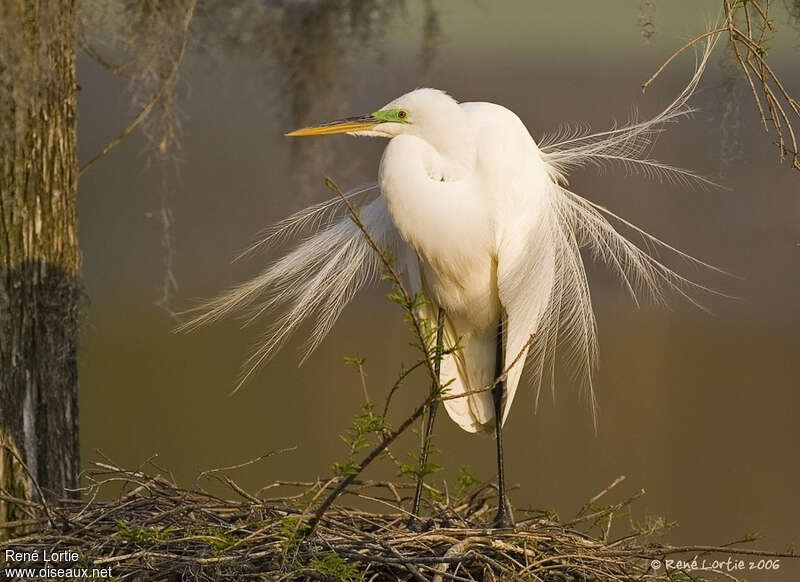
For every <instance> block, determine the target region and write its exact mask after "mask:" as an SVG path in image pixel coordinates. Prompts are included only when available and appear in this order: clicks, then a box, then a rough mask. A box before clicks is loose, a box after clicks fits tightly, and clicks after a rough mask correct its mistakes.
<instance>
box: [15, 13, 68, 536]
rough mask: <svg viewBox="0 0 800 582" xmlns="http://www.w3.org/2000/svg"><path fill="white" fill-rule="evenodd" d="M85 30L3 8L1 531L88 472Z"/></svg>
mask: <svg viewBox="0 0 800 582" xmlns="http://www.w3.org/2000/svg"><path fill="white" fill-rule="evenodd" d="M75 28H76V13H75V2H74V0H2V2H0V522H4V521H14V520H18V519H23V518H24V517H25V516H24V514H23V513H22V506H21V505H19V504H15V503H13V502H9V499H8V497H12V498H22V499H30V498H32V497H33V496H34V495H35V493H34V488H33V487H32V481H31V479H30V477H33V478H35V479H36V480H37V481H38V483H39V484H40V486H41V487H42V489H43V490H44V492H45V493H44V494H45V495H46V496H51V497H59V496H62V495H63V494H64V488H67V487H69V488H73V487H75V486H76V484H77V476H78V471H79V463H78V381H77V363H76V344H77V331H78V325H77V322H78V311H79V301H80V297H81V292H80V286H79V279H78V271H79V264H80V254H79V251H78V239H77V223H76V190H77V159H76V135H75V122H76V89H77V84H76V78H75V45H76V39H75V34H76V30H75ZM15 456H18V457H19V458H20V459H21V460H22V461H24V463H25V465H26V466H27V468H28V470H29V471H30V475H29V474H28V472H27V471H26V470H25V469H24V468H23V467H22V466H21V465H20V463H19V462H17V460H16V458H15ZM7 534H8V531H7V530H3V529H0V538H2V536H3V535H7Z"/></svg>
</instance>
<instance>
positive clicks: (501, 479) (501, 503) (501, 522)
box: [492, 319, 514, 527]
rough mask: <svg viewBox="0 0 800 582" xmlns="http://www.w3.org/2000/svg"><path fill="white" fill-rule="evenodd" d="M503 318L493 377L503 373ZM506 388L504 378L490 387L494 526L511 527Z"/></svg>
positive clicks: (498, 326)
mask: <svg viewBox="0 0 800 582" xmlns="http://www.w3.org/2000/svg"><path fill="white" fill-rule="evenodd" d="M503 335H504V334H503V320H502V319H501V320H500V323H498V324H497V351H496V352H495V367H494V377H495V379H497V378H499V377H500V375H501V374H502V373H503V365H504V362H505V349H504V346H505V341H504V337H503ZM505 389H506V383H505V380H501V381H499V382H498V383H497V384H496V385H495V387H494V388H493V389H492V400H493V401H494V419H495V429H494V430H495V439H496V441H497V515H496V516H495V518H494V524H493V525H494V527H511V526H513V525H514V524H513V521H512V519H511V515H510V513H509V510H508V501H507V500H506V483H505V471H504V470H503V427H502V419H503V393H504V392H505Z"/></svg>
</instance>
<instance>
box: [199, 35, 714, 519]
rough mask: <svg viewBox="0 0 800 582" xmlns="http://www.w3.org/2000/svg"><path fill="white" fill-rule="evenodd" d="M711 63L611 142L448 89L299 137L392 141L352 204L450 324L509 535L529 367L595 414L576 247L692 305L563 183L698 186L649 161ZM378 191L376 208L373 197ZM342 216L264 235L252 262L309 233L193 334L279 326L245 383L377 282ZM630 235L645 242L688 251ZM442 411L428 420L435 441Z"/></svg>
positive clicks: (357, 234) (302, 217)
mask: <svg viewBox="0 0 800 582" xmlns="http://www.w3.org/2000/svg"><path fill="white" fill-rule="evenodd" d="M708 50H710V46H709V47H708ZM708 50H707V51H706V53H705V54H704V55H703V57H702V59H701V60H700V63H699V66H698V67H697V69H696V72H695V75H694V76H693V78H692V79H691V80H690V82H689V83H688V85H687V87H686V88H685V89H684V90H683V92H682V93H681V94H680V95H679V96H678V97H677V98H676V99H675V101H674V102H673V103H671V104H670V105H669V106H668V107H667V108H666V109H665V110H664V111H663V112H662V113H660V114H659V115H657V116H655V117H654V118H652V119H650V120H647V121H633V122H630V123H629V124H627V125H625V126H623V127H619V128H616V129H612V130H609V131H606V132H602V133H594V134H589V133H581V132H561V133H559V134H558V135H556V136H553V137H550V138H544V139H542V140H540V141H539V143H538V144H537V142H536V141H535V140H534V139H533V138H532V137H531V134H530V133H529V131H528V129H527V128H526V127H525V125H524V123H523V122H522V120H520V118H519V117H518V116H517V115H515V114H514V113H513V112H512V111H510V110H508V109H506V108H505V107H502V106H500V105H495V104H492V103H459V102H457V101H456V100H455V99H454V98H453V97H451V96H449V95H447V94H446V93H444V92H442V91H438V90H435V89H417V90H415V91H411V92H410V93H407V94H405V95H403V96H402V97H399V98H397V99H395V100H394V101H392V102H390V103H388V104H387V105H385V106H383V107H381V108H380V109H377V110H376V111H374V112H373V113H370V114H368V115H363V116H359V117H352V118H348V119H344V120H340V121H335V122H331V123H326V124H323V125H318V126H315V127H309V128H304V129H299V130H297V131H294V132H292V133H290V134H288V135H289V136H312V135H323V134H334V133H348V134H351V135H356V136H373V137H381V138H387V139H388V140H389V141H388V144H387V146H386V149H385V151H384V153H383V157H382V159H381V164H380V169H379V171H378V183H377V184H373V185H370V186H367V187H363V188H359V189H356V190H353V191H351V192H349V193H348V194H347V197H348V198H349V199H350V200H352V201H353V202H358V201H359V197H361V198H363V199H364V200H363V201H362V207H361V215H360V216H361V221H362V222H363V224H364V226H365V228H366V230H367V231H368V232H369V233H370V235H371V237H372V238H373V239H374V240H375V241H376V242H377V243H378V244H379V245H382V246H388V247H390V248H391V249H392V255H393V256H394V257H396V259H397V262H398V267H400V268H401V269H402V271H403V272H404V275H405V276H406V277H407V280H408V281H407V282H408V285H409V286H410V288H411V290H412V291H413V292H421V293H422V294H423V296H424V298H425V300H426V301H425V304H424V306H423V307H422V311H423V315H424V316H425V317H427V318H428V319H429V320H430V321H431V322H432V323H433V322H437V321H438V322H440V323H441V324H442V325H441V329H442V333H440V334H439V337H440V338H441V340H440V341H441V342H442V343H443V348H444V353H445V356H444V357H443V360H442V362H441V380H440V381H441V384H442V385H446V386H447V396H448V398H447V399H444V405H445V409H446V410H447V413H448V414H449V416H450V418H452V419H453V420H454V421H455V422H456V423H457V424H458V425H459V426H460V427H461V428H463V429H464V430H466V431H468V432H493V433H494V434H495V436H496V438H497V452H498V487H499V491H500V503H499V510H498V515H497V518H496V524H497V525H498V526H505V525H508V524H509V522H510V515H509V513H508V512H507V509H506V507H507V506H506V502H505V497H504V484H503V481H504V479H503V465H502V440H501V436H502V432H501V428H502V425H503V423H504V422H505V420H506V419H507V417H508V414H509V411H510V409H511V404H512V402H513V401H514V396H515V394H516V391H517V387H518V385H519V383H520V377H521V374H522V370H523V365H524V364H526V363H527V368H528V369H529V370H530V371H531V372H532V375H533V383H534V385H535V386H536V396H537V399H538V393H539V389H540V387H541V385H542V383H543V377H545V376H547V374H546V372H547V371H548V370H549V369H550V366H551V365H552V362H553V357H554V354H555V350H556V348H557V347H558V348H559V349H560V352H559V353H564V354H565V355H566V357H569V358H570V360H569V361H570V362H571V364H572V365H574V367H575V371H576V377H577V378H579V379H581V381H582V383H583V385H584V387H585V388H586V397H587V399H588V402H589V406H590V408H591V410H592V414H593V415H594V409H595V400H594V395H593V393H592V387H591V372H592V367H593V362H594V359H595V354H596V344H595V320H594V316H593V312H592V306H591V301H590V296H589V285H588V282H587V279H586V273H585V271H584V265H583V262H582V259H581V254H580V249H581V248H582V247H589V248H590V249H591V250H592V251H593V252H594V255H595V256H596V257H598V258H600V259H602V260H603V261H605V262H606V263H608V264H609V265H610V266H611V267H612V268H613V269H614V270H615V271H617V272H618V273H619V275H620V276H621V277H622V280H623V281H624V283H625V285H626V286H627V287H628V289H629V290H630V291H631V293H632V294H633V296H634V299H635V298H636V295H635V292H634V291H635V289H637V287H638V288H639V289H643V290H645V291H646V292H648V293H649V294H651V295H652V296H654V297H655V298H656V299H659V298H660V297H661V295H662V292H663V291H664V289H665V288H672V289H676V290H677V291H678V292H679V293H681V294H684V295H686V293H687V291H688V289H687V287H691V286H692V285H693V284H692V283H690V282H689V281H687V280H685V279H684V278H682V277H681V276H679V275H678V274H676V273H675V272H673V271H671V270H670V269H668V268H667V267H665V266H664V265H662V264H661V263H659V262H658V261H656V260H655V259H654V258H652V257H651V256H649V255H648V254H647V253H645V252H644V251H643V250H641V249H640V248H639V247H637V246H636V245H634V244H633V243H631V242H630V241H628V240H627V239H626V238H624V237H623V236H622V235H621V234H619V233H618V232H617V231H616V230H615V228H614V226H613V224H614V223H619V222H622V223H625V222H624V221H623V220H622V219H621V218H619V217H617V216H615V215H614V214H612V213H610V212H609V211H607V210H606V209H604V208H602V207H600V206H598V205H597V204H594V203H593V202H591V201H589V200H588V199H586V198H584V197H582V196H580V195H578V194H576V193H574V192H572V191H571V190H570V189H569V188H568V186H567V180H566V173H567V171H568V170H569V169H571V168H574V167H576V166H580V165H584V164H587V163H598V164H602V163H604V162H612V163H613V162H618V163H622V164H624V165H625V166H626V167H627V169H638V170H642V171H643V172H645V173H647V174H650V175H654V176H657V177H659V178H670V179H676V180H679V181H693V180H702V178H699V177H698V176H696V175H694V174H693V173H691V172H688V171H685V170H682V169H678V168H674V167H671V166H668V165H666V164H663V163H661V162H658V161H655V160H651V159H646V158H645V156H644V154H645V152H646V151H647V149H648V146H649V145H650V144H651V143H652V141H653V139H654V137H655V136H656V134H657V133H658V132H659V131H661V129H662V128H663V126H664V124H666V123H669V122H673V121H675V120H677V119H678V118H680V117H682V116H685V115H686V114H688V113H689V112H690V108H689V107H688V105H687V101H688V99H689V98H690V96H691V95H692V93H693V91H694V90H695V88H696V86H697V83H698V82H699V79H700V76H701V73H702V70H703V67H704V65H705V62H706V59H707V57H708ZM371 193H374V194H376V195H375V196H374V198H372V199H371V200H370V199H369V196H370V194H371ZM639 195H641V194H639ZM344 209H345V205H344V204H343V201H342V200H341V199H340V198H334V199H332V200H329V201H327V202H323V203H321V204H318V205H315V206H312V207H310V208H307V209H305V210H302V211H300V212H298V213H297V214H295V215H293V216H291V217H289V218H287V219H285V220H283V221H282V222H280V223H278V224H277V225H275V226H274V227H272V228H270V229H268V230H267V231H266V233H265V234H264V236H263V237H262V238H261V240H259V241H258V242H257V243H256V244H255V245H253V247H252V248H251V250H252V249H254V248H256V247H260V246H263V245H267V244H270V243H272V242H274V241H276V240H277V239H280V238H283V237H286V236H292V235H296V234H298V233H301V232H306V233H310V234H309V235H308V236H307V237H306V238H303V239H301V240H300V242H299V243H298V244H297V246H296V247H295V248H294V250H292V251H291V252H289V253H288V254H286V255H285V256H284V257H283V258H281V259H279V260H277V261H276V262H275V263H273V264H272V265H271V266H269V267H268V268H267V269H266V270H265V271H264V272H263V273H262V274H261V275H259V276H258V277H256V278H255V279H253V280H252V281H249V282H247V283H244V284H243V285H241V286H239V287H237V288H235V289H233V290H231V291H229V292H227V293H225V294H224V295H222V296H220V297H219V298H217V299H216V300H214V301H213V302H211V303H210V304H209V305H207V306H206V307H205V308H204V311H203V312H202V314H201V315H199V316H198V317H197V318H196V319H195V320H193V322H191V324H198V323H205V322H209V321H213V320H216V319H217V318H219V317H221V316H223V315H226V314H228V313H229V312H231V311H233V310H239V309H243V308H244V309H245V313H246V314H248V321H253V320H255V319H258V318H259V317H260V316H262V315H264V314H266V313H270V317H271V321H272V325H271V326H270V327H269V329H268V330H267V332H266V335H265V336H264V341H263V343H262V344H261V345H260V346H259V347H258V348H257V350H256V351H255V352H254V354H253V355H252V357H251V358H250V360H249V361H248V362H247V367H246V373H245V376H244V379H246V377H247V376H248V375H249V374H250V373H252V371H253V370H254V369H256V368H257V367H258V366H259V365H261V364H262V363H263V362H265V361H266V360H267V359H268V358H269V357H270V356H271V355H272V354H273V353H274V352H275V350H277V349H278V348H279V347H280V346H281V345H282V344H283V343H284V342H285V341H286V339H287V338H288V337H289V336H290V335H291V334H292V332H293V331H295V330H296V329H297V328H298V327H299V326H300V324H301V323H302V322H303V321H304V320H307V319H312V320H313V321H314V322H315V326H314V328H313V332H312V334H311V336H310V337H309V339H308V341H307V343H306V348H307V350H306V353H309V352H310V351H312V350H313V349H314V348H315V347H316V346H317V345H318V344H319V342H320V341H321V340H322V339H323V338H324V337H325V335H326V334H327V333H328V331H329V330H330V329H331V326H332V325H333V323H334V322H335V320H336V318H337V317H338V315H339V313H340V312H341V311H342V309H343V308H344V307H345V305H347V303H348V302H349V301H350V300H351V299H352V297H353V295H354V294H355V293H356V292H357V291H358V290H359V289H360V288H361V287H362V286H363V285H364V284H365V283H367V282H369V281H373V280H375V279H376V278H377V275H378V274H379V273H380V271H381V265H380V261H379V258H378V257H377V256H376V255H375V253H374V252H373V251H372V249H371V248H370V246H369V245H368V244H367V242H366V240H365V238H364V236H363V233H362V232H361V231H360V230H359V228H358V227H357V226H356V225H355V224H354V223H353V222H352V220H351V219H350V218H349V217H347V216H343V213H344ZM625 224H626V225H627V226H628V227H631V228H633V229H634V230H635V231H636V232H638V234H639V235H640V236H641V237H642V239H643V240H644V241H645V243H646V244H647V245H650V246H652V245H656V246H661V247H666V248H668V249H670V250H672V251H674V252H676V253H678V251H676V250H675V249H673V248H672V247H668V246H667V245H665V244H664V243H662V242H661V241H658V240H657V239H655V238H653V237H652V236H650V235H647V234H646V233H644V232H643V231H641V230H638V229H635V227H633V226H632V225H630V224H629V223H625ZM679 254H680V253H679ZM455 346H457V348H455V349H454V347H455ZM498 378H501V381H497V379H498ZM493 385H494V387H493V388H492V389H491V390H487V389H485V388H486V387H490V386H493ZM458 396H461V397H458ZM434 412H435V407H432V409H431V410H430V411H429V416H428V423H427V424H426V433H427V431H429V430H430V426H431V425H432V423H433V414H434ZM419 491H420V490H419V488H418V491H417V496H416V498H415V503H414V507H413V511H414V513H416V512H417V510H418V503H419Z"/></svg>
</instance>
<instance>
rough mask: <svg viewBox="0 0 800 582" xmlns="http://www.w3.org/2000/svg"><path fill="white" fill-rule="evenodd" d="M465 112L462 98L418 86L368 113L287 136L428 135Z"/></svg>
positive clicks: (455, 121) (455, 120)
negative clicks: (459, 103)
mask: <svg viewBox="0 0 800 582" xmlns="http://www.w3.org/2000/svg"><path fill="white" fill-rule="evenodd" d="M460 115H462V112H461V109H460V108H459V106H458V102H457V101H456V100H455V99H453V98H452V97H450V96H449V95H448V94H447V93H445V92H444V91H439V90H438V89H416V90H415V91H411V92H410V93H406V94H405V95H403V96H401V97H398V98H397V99H395V100H394V101H392V102H390V103H387V104H386V105H384V106H383V107H381V108H380V109H378V110H377V111H375V112H373V113H369V114H367V115H360V116H357V117H348V118H346V119H339V120H337V121H331V122H329V123H323V124H321V125H315V126H312V127H304V128H302V129H297V130H295V131H292V132H290V133H287V134H286V135H287V136H291V137H301V136H308V135H330V134H334V133H347V134H350V135H364V136H372V137H387V138H392V137H395V136H397V135H401V134H411V135H416V136H418V137H422V138H427V137H429V136H431V135H432V134H433V133H434V132H439V131H442V130H443V129H444V128H446V127H447V126H448V125H449V126H451V127H452V126H453V125H454V124H457V123H458V122H459V121H460V119H459V116H460Z"/></svg>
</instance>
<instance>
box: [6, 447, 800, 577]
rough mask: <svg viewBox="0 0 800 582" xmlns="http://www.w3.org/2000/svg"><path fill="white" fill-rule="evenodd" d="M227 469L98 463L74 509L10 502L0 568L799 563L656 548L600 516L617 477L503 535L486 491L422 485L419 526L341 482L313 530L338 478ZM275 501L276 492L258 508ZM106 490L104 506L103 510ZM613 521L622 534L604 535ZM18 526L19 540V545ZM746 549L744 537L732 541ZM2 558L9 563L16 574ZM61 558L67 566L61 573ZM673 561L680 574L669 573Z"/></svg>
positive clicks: (543, 570)
mask: <svg viewBox="0 0 800 582" xmlns="http://www.w3.org/2000/svg"><path fill="white" fill-rule="evenodd" d="M224 471H225V470H224V469H218V470H214V471H208V472H206V473H203V474H202V476H204V477H211V478H214V479H216V480H218V481H220V482H221V483H224V484H225V485H226V487H227V491H228V492H229V493H230V495H227V496H225V495H222V496H220V495H215V494H212V493H210V492H208V491H206V490H204V489H202V488H200V487H196V488H194V489H185V488H182V487H180V486H178V485H177V484H176V483H175V482H174V480H173V479H172V478H167V477H164V476H163V473H164V472H163V471H154V473H153V474H148V473H146V472H144V471H142V470H126V469H123V468H120V467H118V466H116V465H114V464H112V463H110V462H103V463H95V464H94V465H93V469H92V470H91V471H89V472H88V473H87V475H86V477H87V479H88V482H89V483H90V486H89V487H88V488H87V489H86V491H85V492H84V493H85V494H84V498H83V499H82V500H74V499H73V500H62V501H60V502H59V503H58V504H57V505H55V504H47V503H43V502H29V501H23V500H17V501H18V502H19V503H20V504H21V507H22V508H23V509H24V511H25V512H26V513H27V514H28V518H27V519H25V520H17V522H15V523H8V524H0V528H5V529H10V528H12V527H13V528H16V529H15V531H16V534H15V535H17V537H14V538H12V539H10V540H8V541H5V542H2V543H0V554H1V555H3V556H4V557H6V563H5V564H4V566H6V567H8V566H14V567H16V568H34V569H36V570H38V569H40V568H42V567H45V566H48V564H46V563H44V561H43V558H44V557H46V555H45V552H47V553H48V554H49V555H50V556H52V555H54V553H58V554H59V555H60V556H61V558H62V561H61V562H60V563H58V564H50V565H49V566H50V567H55V566H58V567H59V568H73V573H74V572H80V571H81V570H80V569H81V568H87V572H89V573H91V572H94V573H95V574H98V570H97V569H101V570H99V572H100V574H99V575H98V577H96V578H95V579H100V578H108V577H109V576H111V577H113V579H119V580H148V581H149V580H154V581H155V580H165V581H171V580H182V581H183V580H191V581H194V580H222V579H232V580H246V579H255V580H286V581H310V580H326V581H344V582H356V581H384V580H393V581H395V580H417V581H420V582H422V581H436V582H439V581H441V582H444V581H451V580H458V581H477V580H535V581H540V582H545V581H559V582H564V581H576V582H577V581H581V582H590V581H592V582H593V581H603V582H605V581H611V580H618V581H624V580H652V581H670V582H674V581H677V580H681V581H685V582H691V581H693V580H700V579H704V580H707V579H709V574H711V576H712V577H713V576H716V577H717V578H719V579H724V578H729V579H735V578H734V577H733V576H731V575H730V574H728V573H727V572H726V571H725V567H724V562H722V561H721V560H715V559H714V556H717V557H719V556H723V558H722V559H727V558H728V557H730V556H740V557H742V559H748V558H749V557H752V556H762V557H771V558H779V557H796V556H797V554H795V553H793V552H791V551H788V552H777V553H773V552H764V551H760V550H754V549H749V548H742V547H739V544H737V546H732V545H724V546H719V547H714V546H696V547H688V546H687V547H676V546H670V545H666V544H663V543H660V542H659V541H658V540H659V537H660V535H661V534H663V533H664V531H666V529H668V528H669V525H670V524H668V523H666V522H665V521H664V520H661V519H650V520H647V522H646V523H644V524H639V525H637V524H635V523H634V521H633V519H631V518H630V506H631V504H632V503H634V502H635V500H636V499H637V498H639V497H640V496H641V495H642V494H643V493H644V492H643V491H639V492H637V493H636V494H634V495H632V496H630V497H628V498H627V499H625V500H623V501H621V502H619V503H611V504H608V505H601V502H602V500H603V499H604V498H606V497H609V496H610V495H609V492H610V491H611V490H612V489H614V488H615V487H616V486H617V485H618V484H619V483H620V482H622V480H623V478H619V479H617V480H616V481H615V482H614V483H612V484H611V485H610V486H609V487H608V488H607V489H606V490H604V491H602V492H600V493H599V494H598V495H596V496H594V497H593V498H592V499H590V500H589V501H588V502H587V503H586V505H585V506H584V507H583V508H582V509H581V511H580V512H579V513H578V515H576V516H575V517H574V518H572V519H570V520H565V521H563V522H560V521H559V520H558V518H557V517H556V516H555V515H553V514H550V513H547V512H543V511H534V510H519V509H518V510H517V525H516V526H515V527H514V528H511V529H490V528H488V526H487V525H486V524H487V523H488V522H489V521H490V518H491V516H492V515H493V513H494V509H495V508H494V507H493V506H494V505H495V503H496V491H495V489H494V487H493V486H492V485H490V484H481V483H477V484H475V483H473V484H471V485H470V486H464V484H463V483H462V484H460V485H459V486H458V487H457V489H458V490H457V491H450V490H448V488H447V487H446V486H444V487H441V488H436V487H432V486H426V487H427V493H428V495H427V498H428V505H429V508H428V511H427V512H426V513H429V514H430V517H427V518H423V520H416V521H411V522H410V521H409V514H408V512H407V510H406V509H404V506H405V507H407V506H408V500H409V498H410V493H411V490H412V489H413V484H412V483H402V482H397V483H393V482H385V481H380V482H379V481H359V480H352V481H351V482H350V483H349V485H348V487H347V488H346V489H345V490H344V491H343V492H342V495H340V496H339V502H338V503H335V504H332V505H331V506H330V507H329V508H328V509H327V511H326V512H325V513H324V514H323V515H321V516H319V518H318V519H316V516H315V514H314V513H312V512H311V511H310V510H309V508H310V507H313V506H315V505H317V504H318V503H319V500H320V498H322V497H323V496H324V495H326V494H328V492H329V491H330V490H332V489H333V488H334V487H335V484H336V483H337V482H338V481H340V480H341V478H340V477H334V478H332V479H330V480H328V481H317V482H312V483H299V482H276V483H273V484H271V485H269V486H267V487H265V488H264V489H262V490H261V491H260V492H258V494H257V495H253V494H251V493H248V492H247V491H245V490H244V489H242V488H241V487H240V486H239V485H237V484H236V482H235V481H233V479H231V477H230V476H228V475H226V474H225V473H224ZM279 489H283V492H284V493H286V494H285V495H283V496H281V497H269V496H268V495H272V494H274V492H276V491H278V490H279ZM287 489H294V490H293V491H291V490H287ZM110 491H114V495H113V498H112V499H110V500H109V499H108V498H109V493H110ZM103 498H105V499H106V500H104V501H101V500H100V499H103ZM355 499H359V500H362V501H359V502H357V503H354V504H356V505H358V504H363V503H364V502H365V501H368V502H369V503H370V504H372V505H373V506H375V505H377V506H378V507H383V508H385V509H386V511H385V512H372V511H365V510H363V509H354V508H352V507H347V506H345V505H344V504H343V503H342V501H343V500H355ZM6 500H7V501H8V499H6ZM619 518H624V519H619ZM618 521H619V522H623V523H624V524H625V525H624V528H625V529H626V531H625V532H624V533H622V534H621V535H614V536H612V535H611V531H612V529H614V530H616V529H618V527H619V526H617V525H614V524H616V523H617V522H618ZM612 525H614V527H612ZM19 528H24V530H25V531H24V532H23V533H21V534H20V533H19V532H20V530H19ZM748 541H752V539H745V540H739V542H748ZM7 549H13V551H14V552H17V553H18V554H17V555H16V559H15V560H12V561H11V562H13V563H11V562H10V561H9V560H8V556H7V555H6V550H7ZM64 552H66V554H64ZM65 556H72V558H74V560H73V561H71V562H70V563H69V564H65V563H64V562H63V559H64V557H65ZM76 556H77V558H76ZM697 556H706V557H707V559H706V561H705V562H706V565H707V567H706V568H705V570H704V571H702V572H698V571H697V570H694V569H691V570H690V569H687V568H683V569H682V568H681V567H680V566H681V564H686V563H688V562H689V561H691V560H692V559H693V557H695V558H696V557H697ZM671 559H674V563H675V564H678V567H675V566H673V567H670V566H669V564H670V562H669V560H671ZM6 576H7V577H8V576H9V570H6ZM12 579H13V578H12ZM54 579H55V577H54ZM59 579H64V578H63V577H62V578H59Z"/></svg>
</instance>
